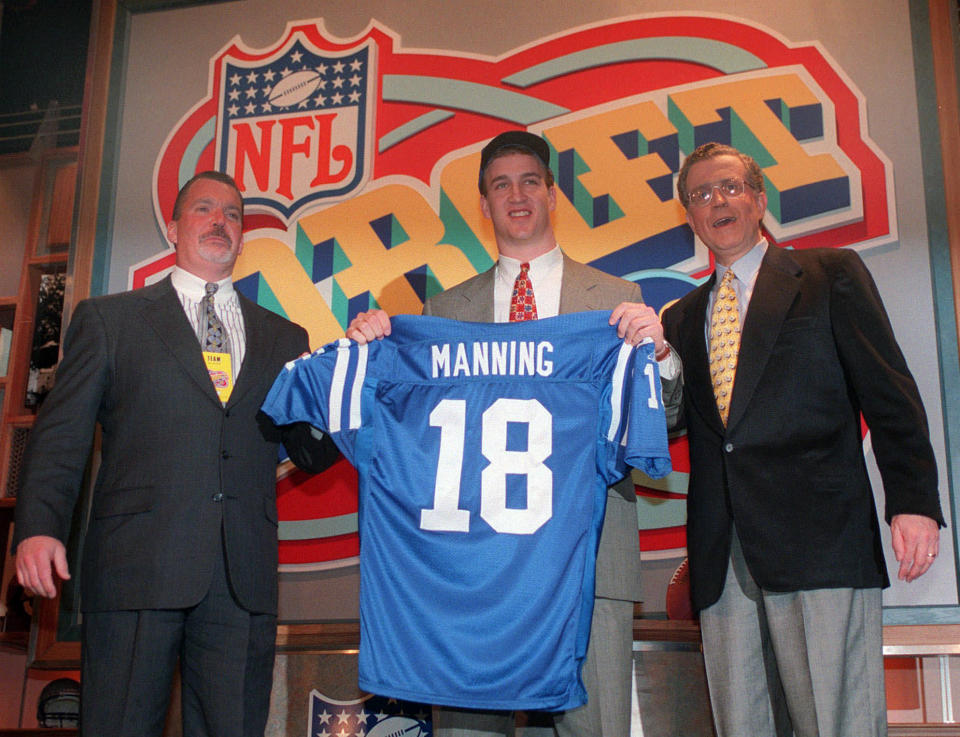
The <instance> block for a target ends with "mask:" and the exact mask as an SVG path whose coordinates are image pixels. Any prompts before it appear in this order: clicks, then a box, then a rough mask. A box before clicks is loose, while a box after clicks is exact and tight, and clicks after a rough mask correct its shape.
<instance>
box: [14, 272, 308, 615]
mask: <svg viewBox="0 0 960 737" xmlns="http://www.w3.org/2000/svg"><path fill="white" fill-rule="evenodd" d="M238 296H239V300H240V306H241V309H242V311H243V318H244V325H245V331H246V353H245V357H244V361H243V365H242V367H241V370H240V373H239V376H238V378H237V382H236V386H235V387H234V389H233V392H232V394H231V396H230V399H229V401H228V402H227V404H226V406H223V405H222V404H221V402H220V400H219V399H218V397H217V394H216V392H215V391H214V388H213V383H212V382H211V380H210V377H209V375H208V373H207V370H206V367H205V365H204V362H203V358H202V355H201V348H200V343H199V340H198V339H197V336H196V335H195V333H194V331H193V328H192V327H191V325H190V323H189V321H188V320H187V318H186V316H185V314H184V311H183V307H182V306H181V304H180V301H179V298H178V296H177V294H176V291H175V290H174V288H173V285H172V284H171V282H170V279H169V277H168V278H167V279H164V280H162V281H161V282H159V283H157V284H155V285H152V286H148V287H145V288H143V289H138V290H134V291H131V292H125V293H122V294H116V295H109V296H105V297H97V298H94V299H89V300H85V301H83V302H81V303H80V304H78V306H77V308H76V310H75V312H74V316H73V319H72V321H71V323H70V327H69V329H68V331H67V335H66V339H65V342H64V346H65V350H64V357H63V360H62V362H61V364H60V366H59V368H58V371H57V379H56V383H55V385H54V388H53V390H52V391H51V393H50V395H49V396H48V397H47V399H46V401H45V402H44V405H43V407H42V409H41V411H40V413H39V415H38V417H37V420H36V423H35V425H34V427H33V430H32V432H31V436H30V441H29V444H28V448H27V450H26V461H25V467H24V469H23V476H22V487H21V491H20V494H19V498H18V500H17V508H16V527H15V535H16V541H19V540H23V539H24V538H26V537H30V536H32V535H50V536H52V537H55V538H58V539H60V540H62V541H65V540H66V539H67V535H68V531H69V527H70V522H71V514H72V512H73V508H74V506H75V503H76V500H77V497H78V493H79V491H80V487H81V483H82V476H83V472H84V467H85V465H86V463H87V459H88V456H89V452H90V448H91V443H92V439H93V437H94V427H95V423H98V422H99V424H100V426H101V428H102V447H101V454H102V455H101V463H100V467H99V470H98V472H97V477H96V483H95V486H94V491H93V496H92V506H91V509H90V514H89V523H88V527H87V529H86V532H85V537H84V542H83V556H82V557H83V561H82V566H81V575H80V582H81V589H80V591H81V594H80V596H81V607H82V609H84V610H86V611H104V610H124V609H169V608H184V607H188V606H192V605H194V604H196V603H197V602H199V601H200V599H201V597H202V596H203V595H204V594H205V592H206V591H207V587H208V584H209V582H210V579H211V575H212V570H213V565H214V561H215V560H216V558H217V556H218V555H220V547H221V545H223V546H224V550H225V554H226V564H227V569H228V572H229V576H230V581H231V584H232V587H233V590H234V592H235V595H236V598H237V600H238V602H239V604H240V605H241V606H242V607H244V608H245V609H247V610H249V611H251V612H257V613H276V610H277V507H276V497H275V484H276V481H275V478H276V465H277V456H278V454H277V442H278V441H279V440H280V433H279V431H278V429H277V428H275V427H274V426H273V425H272V424H271V423H270V421H269V420H268V419H267V418H266V416H265V415H263V414H262V413H260V411H259V410H260V405H261V403H262V402H263V399H264V397H265V396H266V393H267V391H268V390H269V388H270V386H271V384H272V382H273V380H274V378H275V377H276V376H277V374H278V373H279V372H280V370H281V368H282V367H283V365H284V363H285V362H286V361H288V360H291V359H293V358H295V357H296V356H298V355H299V354H300V353H302V352H303V351H305V350H307V345H308V343H307V334H306V332H305V331H304V330H303V329H302V328H301V327H299V326H297V325H294V324H293V323H291V322H289V321H287V320H285V319H283V318H281V317H279V316H277V315H275V314H273V313H271V312H269V311H267V310H265V309H263V308H261V307H259V306H257V305H256V304H254V303H253V302H251V301H250V300H248V299H246V298H245V297H243V296H242V295H238ZM221 529H222V536H221Z"/></svg>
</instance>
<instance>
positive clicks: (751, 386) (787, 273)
mask: <svg viewBox="0 0 960 737" xmlns="http://www.w3.org/2000/svg"><path fill="white" fill-rule="evenodd" d="M800 271H801V269H800V266H799V264H797V262H796V261H794V260H793V259H792V258H790V255H789V253H787V252H786V251H783V250H782V249H780V248H777V247H775V246H770V247H768V248H767V253H766V255H765V256H764V257H763V262H762V263H761V264H760V270H759V272H758V273H757V281H756V284H755V285H754V287H753V296H752V297H751V298H750V307H749V309H748V310H747V319H746V322H745V323H744V325H743V332H742V334H741V336H740V355H739V358H738V359H737V376H736V379H735V380H734V384H733V397H732V399H731V402H730V416H729V418H728V420H727V428H728V429H729V428H732V427H734V426H735V425H736V424H737V422H738V421H739V420H740V418H741V417H743V415H744V413H745V412H746V409H747V406H748V405H749V404H750V398H751V397H752V396H753V393H754V391H755V390H756V388H757V382H759V381H760V377H761V376H762V375H763V372H764V369H765V368H766V366H767V362H768V361H769V360H770V354H771V353H772V351H773V346H774V345H775V344H776V342H777V336H778V335H779V334H780V327H781V326H782V325H783V321H784V319H785V318H786V316H787V312H788V311H789V309H790V306H791V305H792V304H793V302H794V300H795V299H796V296H797V292H798V291H799V289H800V281H799V277H800Z"/></svg>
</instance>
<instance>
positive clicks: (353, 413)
mask: <svg viewBox="0 0 960 737" xmlns="http://www.w3.org/2000/svg"><path fill="white" fill-rule="evenodd" d="M368 347H369V346H367V345H366V344H363V345H362V346H360V347H359V348H358V349H357V373H356V375H355V376H354V377H353V389H352V391H351V392H350V429H351V430H357V429H359V427H360V423H361V422H362V421H363V417H362V414H361V411H360V410H361V405H360V398H361V396H362V395H363V382H364V380H365V379H366V378H367V349H368Z"/></svg>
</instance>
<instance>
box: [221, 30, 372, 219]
mask: <svg viewBox="0 0 960 737" xmlns="http://www.w3.org/2000/svg"><path fill="white" fill-rule="evenodd" d="M375 59H376V45H375V44H374V43H373V41H371V40H367V41H365V42H364V43H362V44H360V45H359V46H356V47H353V48H351V49H348V50H344V49H342V48H338V49H337V50H335V51H329V50H328V51H324V50H322V49H319V48H317V47H316V46H315V45H314V44H313V43H312V42H311V41H310V39H309V38H307V37H306V36H305V35H304V34H302V33H299V32H298V33H294V34H293V35H291V36H290V37H289V38H288V39H287V40H286V43H285V44H284V45H283V46H282V47H280V48H279V49H277V50H274V51H272V52H269V53H268V54H266V55H251V54H243V52H240V51H239V50H238V49H237V48H236V47H234V48H233V49H231V50H230V51H229V52H228V53H227V54H225V55H224V56H223V57H222V58H221V59H219V69H218V70H217V73H216V75H215V76H216V80H217V87H218V89H217V90H216V93H217V103H218V114H217V136H216V162H217V168H218V169H219V170H220V171H224V172H228V173H230V174H232V175H233V177H234V179H236V181H237V184H238V185H239V187H240V190H241V192H243V195H244V202H245V204H246V207H247V208H249V209H252V210H254V211H258V212H270V213H272V214H277V215H279V216H280V217H281V218H282V219H283V220H286V221H288V222H289V221H290V220H292V219H293V218H294V216H295V215H296V213H297V212H298V211H300V210H302V209H303V208H304V207H305V206H307V205H309V204H310V203H314V202H317V201H318V200H336V199H341V198H343V197H345V196H347V195H349V194H350V193H351V192H354V191H355V190H357V189H358V188H359V187H360V186H362V185H363V183H364V181H365V180H366V177H367V172H368V165H367V159H368V158H369V156H368V153H369V152H368V151H367V147H368V142H369V141H370V140H371V135H370V131H371V130H372V124H373V120H372V118H373V115H372V110H373V105H372V100H373V96H374V86H373V80H374V79H375V76H376V75H375V70H373V69H372V66H373V65H374V63H375Z"/></svg>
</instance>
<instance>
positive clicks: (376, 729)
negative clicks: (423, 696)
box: [367, 716, 427, 737]
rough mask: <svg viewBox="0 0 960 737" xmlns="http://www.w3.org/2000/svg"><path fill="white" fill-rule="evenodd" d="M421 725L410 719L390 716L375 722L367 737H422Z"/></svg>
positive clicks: (423, 732) (424, 733)
mask: <svg viewBox="0 0 960 737" xmlns="http://www.w3.org/2000/svg"><path fill="white" fill-rule="evenodd" d="M426 734H427V733H426V732H425V731H424V729H423V723H422V722H418V721H417V720H416V719H411V718H410V717H401V716H392V717H387V718H386V719H384V720H383V721H382V722H377V723H376V724H375V725H374V726H373V728H372V729H371V730H370V731H369V732H367V737H424V735H426Z"/></svg>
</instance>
